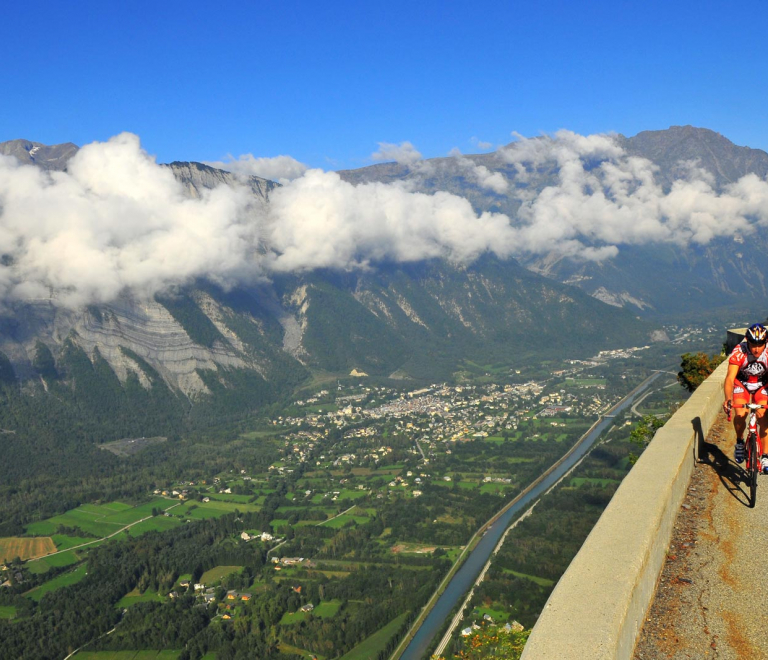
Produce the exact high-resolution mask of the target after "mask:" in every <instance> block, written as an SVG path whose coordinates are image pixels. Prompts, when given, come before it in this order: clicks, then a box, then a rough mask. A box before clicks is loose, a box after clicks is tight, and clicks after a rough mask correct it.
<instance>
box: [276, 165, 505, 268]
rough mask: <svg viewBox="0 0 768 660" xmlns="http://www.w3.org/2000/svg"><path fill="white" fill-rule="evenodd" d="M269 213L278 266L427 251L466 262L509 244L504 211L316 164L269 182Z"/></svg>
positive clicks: (355, 262) (412, 257)
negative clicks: (360, 179) (358, 179)
mask: <svg viewBox="0 0 768 660" xmlns="http://www.w3.org/2000/svg"><path fill="white" fill-rule="evenodd" d="M269 215H270V218H269V223H268V229H267V241H268V243H269V245H270V246H271V248H272V249H273V251H274V260H273V261H272V263H271V264H270V267H271V268H272V269H274V270H276V271H296V270H307V269H312V268H329V267H331V268H345V269H349V268H359V267H362V268H365V267H368V266H369V265H370V264H371V263H375V262H377V261H381V260H393V261H416V260H421V259H428V258H432V257H444V258H447V259H450V260H452V261H458V262H469V261H471V260H473V259H475V258H477V257H478V256H479V255H480V254H481V253H483V252H487V251H492V252H494V253H496V254H498V255H499V256H502V257H504V256H508V255H509V254H510V253H511V251H512V249H513V245H514V232H513V230H512V228H511V227H510V225H509V219H508V218H507V217H506V216H504V215H501V214H492V213H483V214H481V215H480V216H479V217H478V215H477V214H476V213H475V212H474V211H473V210H472V207H471V205H470V204H469V202H468V201H467V200H466V199H464V198H462V197H457V196H455V195H450V194H448V193H444V192H438V193H436V194H434V195H425V194H422V193H411V192H408V191H407V190H406V189H405V188H404V187H402V186H397V185H386V184H381V183H370V184H361V185H357V186H354V185H352V184H350V183H347V182H345V181H343V180H342V179H341V178H340V177H339V176H338V175H337V174H336V173H333V172H323V171H321V170H310V171H309V172H307V174H306V175H305V176H304V177H302V178H301V179H297V180H296V181H294V182H293V183H292V184H291V185H289V186H285V187H283V188H281V189H279V190H275V191H274V192H273V194H272V197H271V198H270V211H269Z"/></svg>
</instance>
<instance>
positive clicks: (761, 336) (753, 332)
mask: <svg viewBox="0 0 768 660" xmlns="http://www.w3.org/2000/svg"><path fill="white" fill-rule="evenodd" d="M745 336H746V339H747V341H748V342H749V343H750V344H765V342H766V341H767V340H768V330H766V329H765V326H764V325H763V324H762V323H754V324H752V325H750V326H749V328H747V334H746V335H745Z"/></svg>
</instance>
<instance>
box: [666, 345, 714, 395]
mask: <svg viewBox="0 0 768 660" xmlns="http://www.w3.org/2000/svg"><path fill="white" fill-rule="evenodd" d="M723 360H725V355H711V356H709V355H707V354H706V353H684V354H683V355H682V356H681V360H680V371H679V372H678V373H677V381H678V382H679V383H680V384H681V385H682V386H683V387H684V388H685V389H687V390H688V391H689V392H693V391H694V390H695V389H696V388H697V387H698V386H699V385H701V384H702V383H703V382H704V381H705V380H706V379H707V378H709V376H710V374H711V373H712V372H713V371H714V370H715V369H716V368H717V365H719V364H720V363H721V362H722V361H723Z"/></svg>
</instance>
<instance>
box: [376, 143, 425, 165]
mask: <svg viewBox="0 0 768 660" xmlns="http://www.w3.org/2000/svg"><path fill="white" fill-rule="evenodd" d="M371 159H372V160H375V161H378V162H384V161H389V160H393V161H395V162H396V163H398V164H400V165H408V166H409V167H412V166H414V165H415V164H416V163H418V162H419V161H421V160H422V156H421V153H420V152H419V151H418V150H417V149H416V147H414V146H413V145H412V144H411V143H410V142H401V143H400V144H393V143H391V142H379V150H378V151H376V152H374V153H372V154H371Z"/></svg>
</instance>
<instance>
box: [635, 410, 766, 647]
mask: <svg viewBox="0 0 768 660" xmlns="http://www.w3.org/2000/svg"><path fill="white" fill-rule="evenodd" d="M733 438H734V434H733V428H732V426H731V425H730V423H728V422H727V421H726V420H725V417H724V416H721V418H720V419H718V421H717V422H716V423H715V425H714V426H713V427H712V431H711V432H710V435H709V437H708V438H707V440H706V441H704V442H702V443H701V446H700V447H699V456H698V458H699V460H698V462H697V465H696V467H695V469H694V472H693V476H692V478H691V483H690V485H689V487H688V492H687V495H686V497H685V500H684V502H683V505H682V507H681V509H680V512H679V513H678V517H677V520H676V522H675V529H674V533H673V538H672V542H671V544H670V548H669V552H668V555H667V561H666V563H665V566H664V569H663V571H662V574H661V577H660V580H659V584H658V585H657V591H656V597H655V600H654V602H653V604H652V605H651V609H650V611H649V612H648V614H647V617H646V621H645V624H644V626H643V630H642V631H641V633H640V637H639V639H638V643H637V646H636V648H635V655H634V660H661V659H669V660H692V659H699V658H716V659H717V660H762V659H766V660H768V625H766V624H767V623H768V585H766V584H765V581H766V578H765V577H764V576H768V573H766V572H765V571H764V570H763V569H762V567H761V564H764V563H765V556H766V552H768V524H766V523H768V476H763V477H761V478H760V481H759V484H758V490H757V505H756V507H755V508H754V509H750V508H749V506H748V504H747V495H746V483H745V482H744V480H743V475H742V472H741V468H740V467H739V466H737V465H736V464H735V463H734V462H733V461H732V460H731V457H732V447H733Z"/></svg>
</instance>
